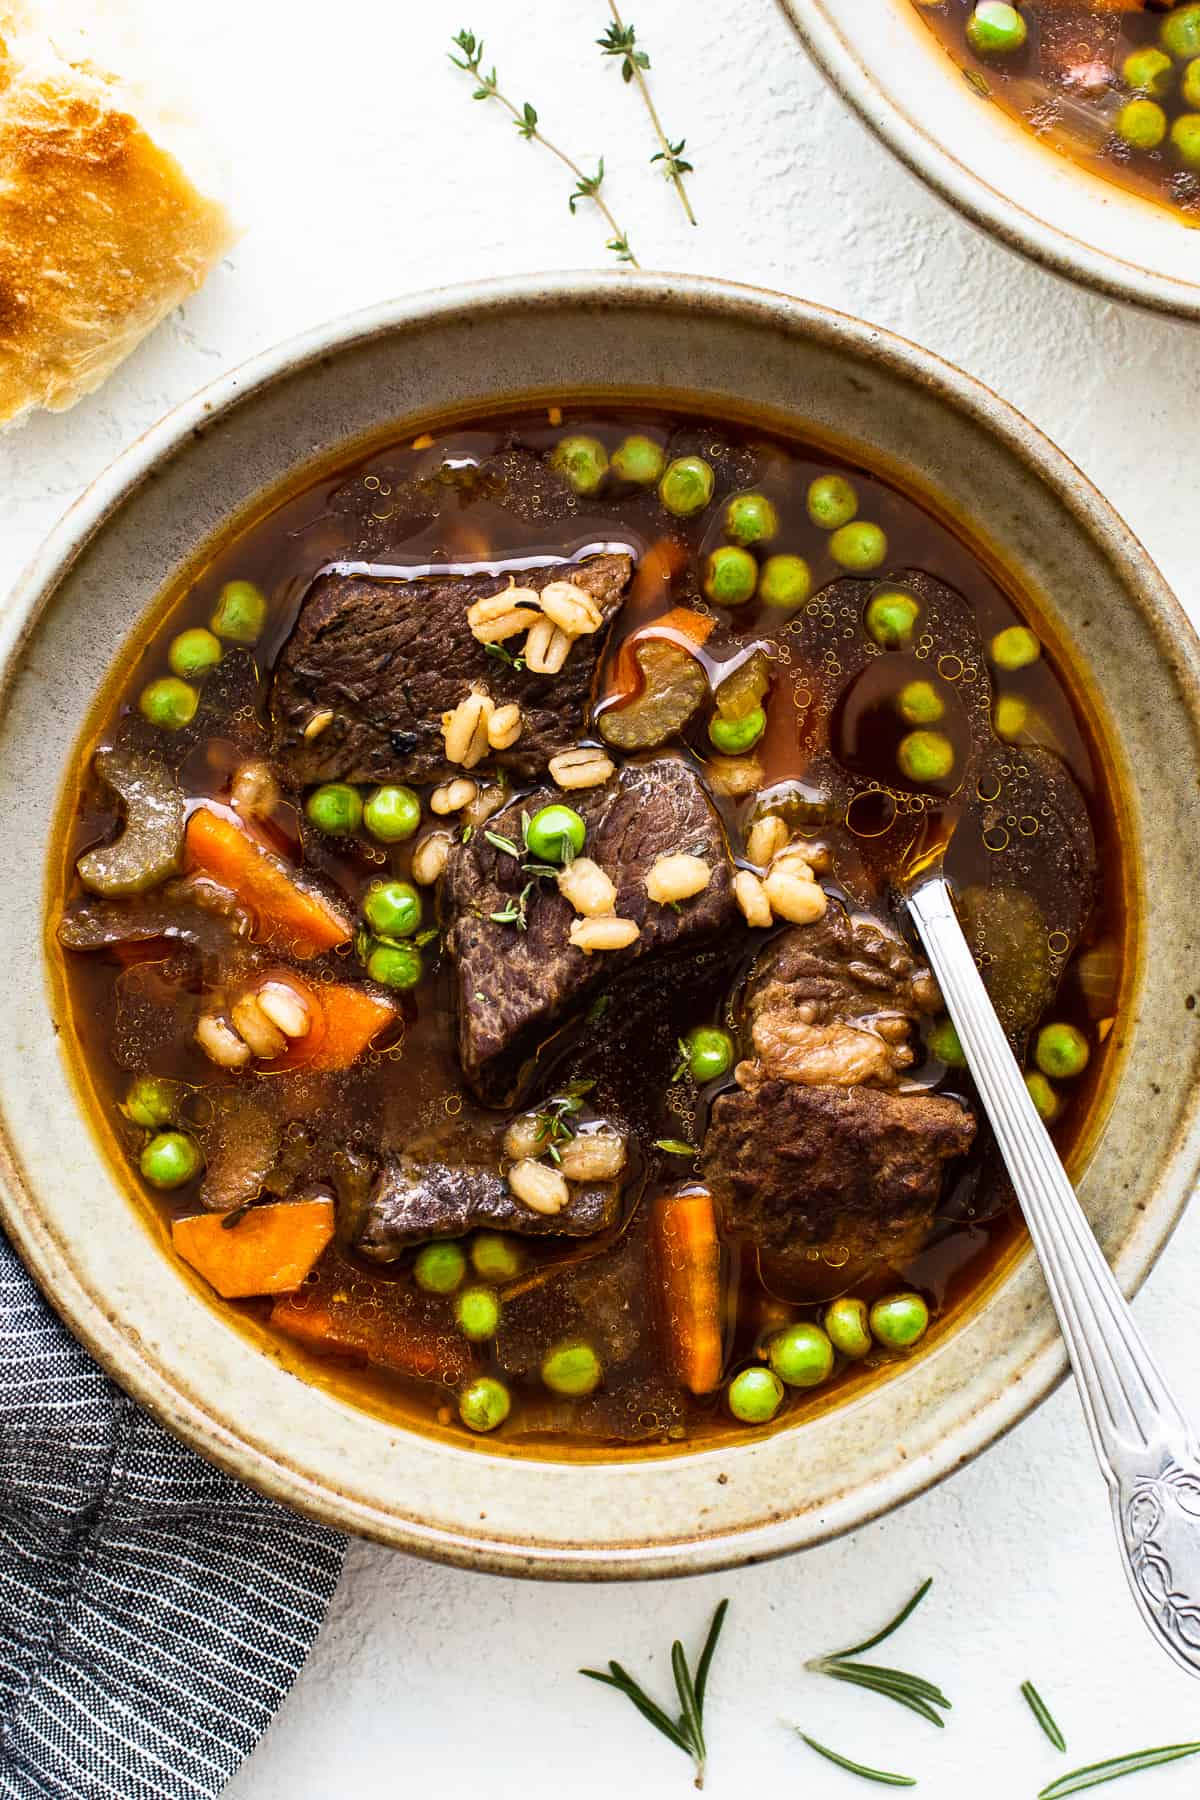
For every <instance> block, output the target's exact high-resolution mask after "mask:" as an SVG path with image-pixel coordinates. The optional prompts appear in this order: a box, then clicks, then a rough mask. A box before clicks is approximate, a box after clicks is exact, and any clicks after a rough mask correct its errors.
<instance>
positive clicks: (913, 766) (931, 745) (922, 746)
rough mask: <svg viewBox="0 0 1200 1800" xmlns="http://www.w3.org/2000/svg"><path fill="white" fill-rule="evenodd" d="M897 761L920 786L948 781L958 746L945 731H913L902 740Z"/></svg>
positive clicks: (902, 771)
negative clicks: (955, 746) (932, 782)
mask: <svg viewBox="0 0 1200 1800" xmlns="http://www.w3.org/2000/svg"><path fill="white" fill-rule="evenodd" d="M896 761H897V762H898V763H899V764H900V770H901V773H902V774H904V775H906V776H907V777H908V779H909V780H910V781H915V782H917V783H918V785H919V786H922V787H923V786H924V785H925V784H926V783H927V782H930V781H945V779H946V777H947V776H948V775H949V774H950V773H951V771H952V770H953V768H954V745H953V744H952V743H951V742H950V739H949V738H948V737H946V735H945V734H944V733H943V732H941V731H910V732H909V733H908V736H907V737H902V738H901V739H900V748H899V749H898V750H897V752H896Z"/></svg>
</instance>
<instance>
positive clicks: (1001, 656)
mask: <svg viewBox="0 0 1200 1800" xmlns="http://www.w3.org/2000/svg"><path fill="white" fill-rule="evenodd" d="M988 654H989V655H990V656H991V659H992V661H993V662H994V663H995V665H996V667H997V668H998V669H1007V670H1008V672H1009V673H1010V674H1011V673H1012V672H1013V671H1014V670H1016V669H1027V668H1028V667H1029V665H1030V664H1031V663H1035V662H1036V661H1037V659H1038V657H1039V656H1040V655H1041V654H1042V646H1041V644H1040V643H1039V642H1038V639H1037V637H1036V636H1035V635H1034V633H1033V632H1032V631H1030V629H1029V627H1028V626H1027V625H1010V626H1009V627H1008V629H1007V630H1006V631H998V632H997V633H996V635H995V637H994V638H993V639H992V641H991V644H990V645H989V647H988Z"/></svg>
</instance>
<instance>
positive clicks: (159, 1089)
mask: <svg viewBox="0 0 1200 1800" xmlns="http://www.w3.org/2000/svg"><path fill="white" fill-rule="evenodd" d="M178 1110H179V1083H178V1082H177V1081H166V1080H164V1079H163V1077H162V1076H161V1075H139V1076H138V1078H137V1080H136V1081H135V1082H134V1083H133V1085H132V1087H131V1088H130V1089H129V1092H128V1093H127V1094H126V1096H125V1099H124V1102H123V1103H122V1106H121V1111H122V1112H123V1113H124V1114H125V1117H126V1118H127V1119H129V1120H131V1121H132V1123H133V1124H134V1125H142V1126H144V1127H145V1128H146V1130H147V1131H157V1130H158V1127H159V1126H160V1125H169V1124H170V1123H171V1120H172V1119H173V1118H174V1117H175V1114H176V1113H177V1111H178Z"/></svg>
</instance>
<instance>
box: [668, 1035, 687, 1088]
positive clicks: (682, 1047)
mask: <svg viewBox="0 0 1200 1800" xmlns="http://www.w3.org/2000/svg"><path fill="white" fill-rule="evenodd" d="M675 1048H676V1049H677V1050H678V1052H679V1061H678V1062H677V1063H676V1064H675V1067H674V1068H673V1069H672V1071H671V1086H672V1087H673V1086H674V1085H675V1083H676V1082H677V1081H682V1080H683V1078H684V1076H685V1075H686V1074H687V1072H688V1069H689V1068H690V1067H691V1062H692V1053H691V1051H690V1050H689V1049H688V1047H687V1045H686V1044H685V1043H684V1041H683V1039H682V1038H676V1039H675Z"/></svg>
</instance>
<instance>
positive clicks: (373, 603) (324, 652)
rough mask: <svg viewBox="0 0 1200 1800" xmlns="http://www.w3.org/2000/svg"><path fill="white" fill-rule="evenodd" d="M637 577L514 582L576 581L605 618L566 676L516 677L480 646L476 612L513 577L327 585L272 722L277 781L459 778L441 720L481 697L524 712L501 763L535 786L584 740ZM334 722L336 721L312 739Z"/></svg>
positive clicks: (613, 569) (618, 574)
mask: <svg viewBox="0 0 1200 1800" xmlns="http://www.w3.org/2000/svg"><path fill="white" fill-rule="evenodd" d="M632 566H633V565H632V560H631V558H630V557H629V556H626V555H620V554H605V555H600V556H593V557H590V558H588V559H587V560H586V561H584V562H580V563H555V564H552V565H551V566H549V567H547V568H540V569H526V570H514V571H513V579H514V580H515V581H516V582H517V584H518V585H519V586H521V587H530V588H534V589H536V590H537V591H539V592H540V591H541V589H542V588H544V587H546V586H547V585H548V584H549V583H550V582H552V581H573V582H575V583H576V584H577V585H578V586H579V587H581V588H583V589H584V591H585V592H586V593H588V594H589V595H590V596H591V598H592V599H593V600H594V601H595V602H596V604H597V606H598V607H599V609H600V611H601V613H602V615H603V618H604V624H603V626H602V627H601V629H600V630H599V631H596V632H593V633H592V634H591V635H590V636H584V637H579V638H576V639H575V641H574V643H573V644H572V646H571V651H570V654H569V656H568V657H567V659H566V662H565V663H564V664H563V667H562V668H561V670H560V671H559V672H558V674H557V675H536V674H533V673H531V672H530V671H529V670H528V669H526V668H524V667H521V668H516V667H514V666H513V662H512V661H509V660H506V659H505V657H504V656H498V655H494V654H489V653H488V651H487V650H485V648H484V646H483V645H482V644H481V643H479V642H477V640H476V639H475V637H474V636H473V635H472V633H471V628H470V625H469V624H468V622H467V609H468V607H470V606H472V605H473V604H474V602H475V601H476V600H482V599H485V598H489V597H490V596H492V595H494V594H500V593H503V592H504V590H505V589H506V588H507V587H508V586H509V585H510V581H509V577H508V576H507V575H504V576H499V575H447V576H439V577H425V578H419V579H414V580H399V579H381V578H372V577H367V576H357V575H345V574H335V573H331V574H329V575H326V576H323V577H322V578H321V579H320V580H318V581H316V582H315V583H314V585H313V587H312V589H311V591H310V593H309V595H308V597H307V598H306V599H305V601H304V604H303V605H302V607H301V609H300V613H299V616H298V618H297V620H296V624H295V626H294V627H293V630H292V634H291V636H290V637H289V639H288V641H287V643H286V644H285V646H284V648H283V652H282V654H281V656H280V658H279V662H278V665H277V668H276V672H275V680H274V685H273V688H272V694H271V721H272V740H273V742H272V747H273V752H274V756H275V760H276V764H277V766H278V768H279V769H280V770H281V772H282V773H283V774H284V776H285V777H286V778H287V779H288V780H289V781H291V782H292V783H294V784H295V785H296V786H306V785H308V784H309V783H312V782H322V781H355V782H381V781H405V782H409V781H412V782H425V781H442V780H445V779H446V778H447V777H449V776H451V775H454V774H461V773H462V771H461V769H458V768H457V767H456V766H455V765H454V764H452V763H448V762H447V761H446V757H445V745H444V741H443V737H442V715H443V713H446V712H452V711H453V710H454V708H455V707H456V706H457V705H458V704H459V702H460V701H461V700H463V699H465V697H466V696H467V694H468V693H469V692H470V691H471V689H472V687H475V688H478V689H480V690H482V691H486V692H487V693H488V694H490V695H491V697H492V699H493V700H494V701H495V703H496V705H497V706H498V707H499V706H506V705H508V704H509V703H510V702H514V701H515V702H516V704H517V705H518V706H519V707H520V708H521V720H522V726H521V735H520V737H519V738H518V739H517V741H516V743H515V744H513V745H512V746H511V748H510V749H508V750H504V751H501V752H499V753H498V754H497V755H496V756H495V759H494V760H495V761H496V762H497V763H499V764H501V765H502V766H503V767H505V768H507V769H508V770H510V771H511V772H512V773H513V774H514V775H517V776H520V777H523V778H532V777H535V776H538V775H540V774H541V773H542V772H543V771H544V769H545V767H546V765H547V763H548V762H549V760H550V758H551V757H552V756H555V755H557V754H558V752H559V751H560V750H566V749H569V748H570V747H571V746H572V745H574V744H575V743H576V742H577V741H578V739H579V737H580V735H581V733H582V731H583V729H584V725H585V722H586V719H587V715H588V708H589V705H590V701H591V697H592V687H593V682H594V678H595V674H596V669H597V666H598V663H599V660H600V657H601V655H602V654H603V651H604V646H605V643H606V641H607V637H608V627H609V625H610V624H611V623H612V620H613V618H614V617H615V615H616V613H617V612H618V611H619V609H620V607H621V604H622V602H623V600H624V596H625V590H626V587H627V585H628V582H629V577H630V573H631V571H632ZM507 648H508V650H509V651H510V652H513V651H514V646H513V645H511V644H510V645H508V646H507ZM517 648H518V649H519V641H518V644H517ZM514 654H515V652H514ZM516 660H519V658H517V659H516ZM322 713H332V714H333V717H332V719H331V720H329V722H328V723H327V724H326V725H324V727H323V728H322V729H321V730H320V731H319V732H317V733H316V735H315V736H311V737H306V736H305V730H306V728H307V727H308V726H309V725H310V723H311V721H312V720H313V719H314V718H315V717H317V716H318V715H319V714H322Z"/></svg>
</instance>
